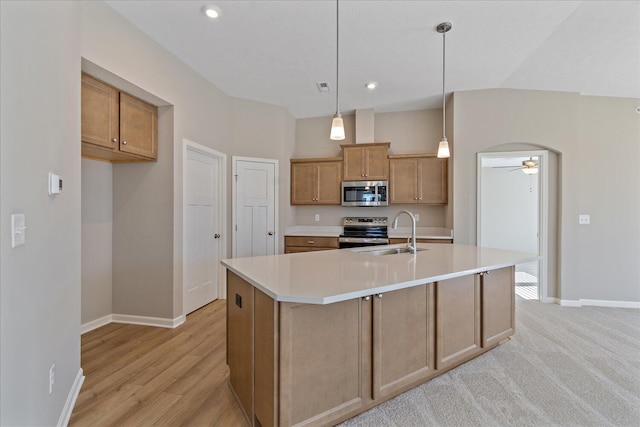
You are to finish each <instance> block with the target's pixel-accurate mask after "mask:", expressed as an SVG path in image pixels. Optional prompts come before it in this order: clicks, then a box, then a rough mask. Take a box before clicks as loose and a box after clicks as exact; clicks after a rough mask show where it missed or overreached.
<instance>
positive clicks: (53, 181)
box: [49, 172, 62, 196]
mask: <svg viewBox="0 0 640 427" xmlns="http://www.w3.org/2000/svg"><path fill="white" fill-rule="evenodd" d="M61 192H62V177H61V176H60V175H56V174H55V173H51V172H49V195H50V196H56V195H58V194H60V193H61Z"/></svg>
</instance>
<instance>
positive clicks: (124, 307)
mask: <svg viewBox="0 0 640 427" xmlns="http://www.w3.org/2000/svg"><path fill="white" fill-rule="evenodd" d="M81 10H82V56H83V58H84V59H85V60H86V61H88V62H90V63H91V64H95V66H96V67H97V68H99V69H102V70H106V71H107V74H108V75H110V76H112V77H111V78H112V79H113V81H109V82H110V83H113V84H115V85H116V86H118V87H121V88H123V89H125V90H131V88H134V89H137V90H139V91H141V92H143V93H144V94H151V95H153V96H152V97H151V98H152V99H151V101H152V102H154V103H156V104H157V105H162V106H164V107H163V108H161V110H160V111H161V113H160V117H159V127H160V131H159V150H158V151H159V155H158V162H157V163H145V164H121V165H115V166H114V173H113V192H114V199H113V200H114V202H113V203H114V217H113V218H114V223H113V229H114V233H113V248H114V250H113V253H114V255H113V312H114V313H115V314H127V315H138V316H151V317H160V318H173V319H175V318H177V317H178V316H180V315H182V309H183V308H182V150H183V140H184V139H188V140H190V141H193V142H196V143H199V144H202V145H205V146H207V147H211V148H213V149H214V150H217V151H220V152H222V153H225V154H226V155H227V159H228V165H227V171H228V174H229V177H230V174H231V170H232V169H231V161H232V156H247V157H261V158H271V159H277V160H279V165H280V171H279V174H280V178H281V180H280V191H279V195H280V204H279V213H280V216H279V219H280V224H279V225H280V228H281V229H282V230H283V231H284V228H285V227H286V226H289V225H293V221H294V220H293V209H292V208H291V207H290V206H289V201H288V187H289V181H288V179H289V178H288V177H289V166H288V161H289V158H290V157H291V153H292V152H293V147H294V128H295V120H294V119H293V117H292V116H291V114H290V113H289V112H288V111H286V110H285V109H284V108H282V107H277V106H272V105H268V104H264V103H259V102H254V101H247V100H241V99H236V98H232V97H229V96H227V95H225V94H224V93H223V92H222V91H220V90H219V89H218V88H217V87H216V86H214V85H213V84H211V83H210V82H208V81H207V80H205V79H204V78H203V77H202V76H200V75H198V74H197V73H195V72H194V71H193V70H192V69H191V68H189V67H188V66H186V65H185V64H184V63H182V62H181V61H179V60H178V59H177V58H176V57H175V56H173V55H171V54H170V53H169V52H167V51H166V50H165V49H164V48H162V47H160V46H159V45H158V44H157V43H155V42H154V41H153V40H151V39H150V38H149V37H147V36H146V35H145V34H143V33H142V32H140V31H139V30H138V29H136V28H135V27H133V26H132V25H131V24H130V23H129V22H128V21H126V20H125V19H124V18H122V17H121V16H120V15H118V14H117V13H116V12H115V11H114V10H113V9H111V8H110V7H108V6H107V5H105V4H104V3H101V2H82V4H81ZM106 40H108V41H109V42H108V43H106V42H105V41H106ZM123 85H124V86H123ZM134 94H135V93H134ZM227 194H228V204H227V206H228V209H227V212H228V218H229V220H228V222H227V225H228V227H227V232H226V237H227V256H230V255H231V251H230V249H231V246H230V245H231V227H232V224H231V220H230V219H231V179H228V189H227ZM284 196H286V197H284ZM134 236H135V237H134Z"/></svg>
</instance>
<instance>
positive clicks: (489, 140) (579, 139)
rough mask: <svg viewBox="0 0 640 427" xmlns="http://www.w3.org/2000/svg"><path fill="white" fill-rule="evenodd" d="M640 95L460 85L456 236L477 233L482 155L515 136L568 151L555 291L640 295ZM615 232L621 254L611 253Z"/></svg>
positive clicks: (598, 296)
mask: <svg viewBox="0 0 640 427" xmlns="http://www.w3.org/2000/svg"><path fill="white" fill-rule="evenodd" d="M638 103H639V101H638V100H634V99H622V98H598V97H584V96H580V95H578V94H573V93H560V92H542V91H523V90H508V89H493V90H479V91H468V92H457V93H456V94H455V104H454V133H455V138H456V139H455V141H456V143H455V152H454V155H453V164H454V171H453V173H454V176H453V186H454V200H453V202H454V230H455V238H456V241H457V242H459V243H469V244H475V241H476V166H475V161H476V153H477V152H479V151H484V150H487V149H489V148H490V147H493V146H496V145H500V144H507V143H528V144H533V145H536V146H539V147H543V148H549V149H550V150H554V151H556V152H558V153H559V165H558V170H559V175H558V182H557V184H558V188H559V190H558V191H559V192H558V200H559V203H558V205H559V211H558V212H557V213H558V215H559V217H558V218H559V219H558V222H559V225H558V233H559V245H560V247H559V252H558V260H559V288H558V289H557V292H556V294H555V295H549V296H551V297H556V298H559V299H561V300H563V301H568V302H571V301H578V300H580V299H587V300H604V301H632V302H638V301H640V289H639V288H638V286H637V278H638V277H639V274H638V273H639V271H638V263H637V259H639V258H640V250H639V248H638V246H639V243H638V242H639V241H640V232H639V231H638V221H637V218H638V217H639V213H640V208H639V203H640V201H639V199H640V191H638V186H639V180H638V172H637V169H636V168H635V167H634V166H633V165H634V164H637V162H638V159H639V157H640V156H639V153H638V151H639V150H640V148H639V147H640V144H638V141H640V116H638V114H637V113H635V112H634V109H635V107H636V106H637V105H638ZM605 135H606V136H605ZM603 141H604V143H603ZM607 150H613V152H614V153H615V154H610V153H611V152H607ZM596 168H597V169H596ZM609 177H615V178H609ZM551 184H553V183H551ZM592 212H596V214H595V215H594V214H592V222H591V225H586V226H585V225H578V215H579V214H588V213H592ZM632 218H635V219H632ZM614 240H615V241H616V243H615V245H614V246H613V247H614V248H615V249H613V251H614V253H615V255H609V254H607V255H605V252H610V251H611V250H612V246H611V245H612V243H611V242H613V241H614ZM607 248H609V249H607ZM592 278H595V280H593V279H592ZM587 279H589V280H587Z"/></svg>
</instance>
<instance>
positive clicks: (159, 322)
mask: <svg viewBox="0 0 640 427" xmlns="http://www.w3.org/2000/svg"><path fill="white" fill-rule="evenodd" d="M185 320H187V318H186V316H184V315H181V316H178V317H176V318H175V319H166V318H163V317H148V316H132V315H129V314H113V315H112V322H113V323H127V324H129V325H144V326H156V327H159V328H177V327H178V326H180V325H182V324H183V323H184V322H185Z"/></svg>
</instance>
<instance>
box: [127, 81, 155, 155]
mask: <svg viewBox="0 0 640 427" xmlns="http://www.w3.org/2000/svg"><path fill="white" fill-rule="evenodd" d="M120 151H122V152H125V153H130V154H136V155H138V156H143V157H147V158H150V159H156V158H157V157H158V109H157V108H156V107H155V106H153V105H150V104H147V103H146V102H143V101H140V100H139V99H136V98H134V97H132V96H130V95H127V94H126V93H123V92H121V93H120Z"/></svg>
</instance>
